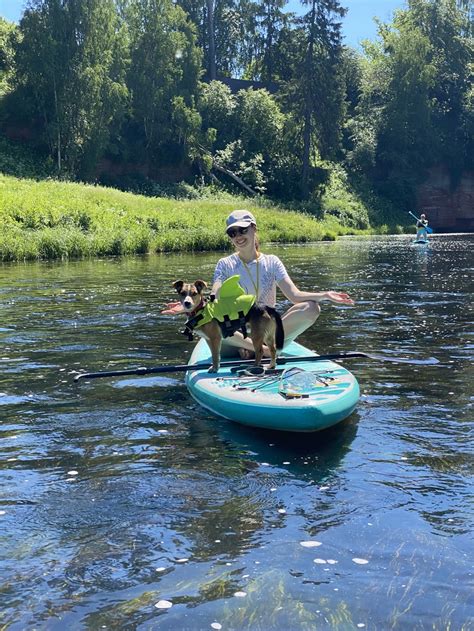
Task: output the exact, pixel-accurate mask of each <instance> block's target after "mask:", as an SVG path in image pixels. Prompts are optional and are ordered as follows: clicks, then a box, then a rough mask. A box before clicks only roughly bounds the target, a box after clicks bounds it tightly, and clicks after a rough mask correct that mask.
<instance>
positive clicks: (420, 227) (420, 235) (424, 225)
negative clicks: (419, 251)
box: [409, 212, 433, 242]
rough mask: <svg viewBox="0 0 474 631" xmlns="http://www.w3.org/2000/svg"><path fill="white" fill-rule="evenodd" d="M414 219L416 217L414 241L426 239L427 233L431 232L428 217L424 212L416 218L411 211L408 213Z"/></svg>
mask: <svg viewBox="0 0 474 631" xmlns="http://www.w3.org/2000/svg"><path fill="white" fill-rule="evenodd" d="M409 214H410V215H411V216H412V217H413V218H414V219H416V241H421V242H423V241H428V234H431V233H432V232H433V230H432V229H431V228H429V227H428V218H427V217H426V215H425V214H424V213H422V214H421V215H420V217H419V218H418V217H417V216H416V215H414V214H413V213H412V212H410V213H409Z"/></svg>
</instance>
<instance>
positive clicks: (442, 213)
mask: <svg viewBox="0 0 474 631" xmlns="http://www.w3.org/2000/svg"><path fill="white" fill-rule="evenodd" d="M417 207H418V212H419V213H422V212H424V213H426V215H427V217H428V220H429V222H430V226H432V227H433V228H434V229H435V230H437V231H440V232H442V231H447V232H470V231H474V172H473V171H467V172H465V173H463V175H462V177H461V179H460V180H459V182H458V184H457V186H456V188H455V189H454V190H452V185H451V177H450V174H449V171H448V169H447V168H446V167H442V166H440V167H434V168H432V169H430V173H429V176H428V179H427V180H426V181H425V182H424V183H423V184H422V185H421V186H420V187H419V189H418V194H417Z"/></svg>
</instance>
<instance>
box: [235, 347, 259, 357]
mask: <svg viewBox="0 0 474 631" xmlns="http://www.w3.org/2000/svg"><path fill="white" fill-rule="evenodd" d="M238 351H239V356H240V359H253V358H254V357H255V353H254V352H253V351H249V350H248V349H247V348H239V349H238Z"/></svg>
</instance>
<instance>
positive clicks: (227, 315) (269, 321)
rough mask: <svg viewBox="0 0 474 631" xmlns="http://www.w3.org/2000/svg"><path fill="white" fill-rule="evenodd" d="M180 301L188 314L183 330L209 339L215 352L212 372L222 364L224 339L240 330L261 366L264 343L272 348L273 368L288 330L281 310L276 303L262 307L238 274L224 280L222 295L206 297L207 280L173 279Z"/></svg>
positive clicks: (188, 333) (190, 334)
mask: <svg viewBox="0 0 474 631" xmlns="http://www.w3.org/2000/svg"><path fill="white" fill-rule="evenodd" d="M173 287H174V288H175V289H176V291H177V293H178V296H179V301H180V303H181V305H182V307H183V309H184V312H185V313H186V315H187V316H188V319H187V321H186V324H185V328H184V330H183V333H184V334H186V335H188V339H190V340H191V339H193V334H194V333H195V334H197V335H199V336H201V337H203V338H205V340H206V341H207V343H208V345H209V348H210V350H211V355H212V367H211V368H210V369H209V372H217V371H218V370H219V366H220V357H221V346H222V340H223V339H224V338H226V337H229V336H231V335H233V334H234V333H235V332H236V331H241V333H242V335H243V336H244V338H245V337H247V336H249V337H250V339H251V340H252V344H253V347H254V350H255V365H256V366H259V365H260V362H261V361H262V357H263V345H264V344H266V345H267V346H268V348H269V350H270V357H271V363H270V368H275V366H276V358H277V351H279V350H281V349H282V348H283V344H284V340H285V334H284V331H283V324H282V321H281V317H280V314H279V313H278V312H277V311H276V309H274V308H273V307H260V306H257V305H256V304H255V296H252V295H249V294H246V293H245V292H244V290H243V289H242V287H241V286H240V285H239V276H238V275H237V276H231V277H230V278H228V279H227V280H226V281H224V282H223V283H222V286H221V288H220V291H219V298H218V299H217V300H215V299H213V297H212V296H211V299H210V300H207V299H206V298H205V296H204V290H205V289H206V287H207V283H206V282H205V281H203V280H196V281H194V283H185V282H184V281H183V280H177V281H175V282H174V283H173Z"/></svg>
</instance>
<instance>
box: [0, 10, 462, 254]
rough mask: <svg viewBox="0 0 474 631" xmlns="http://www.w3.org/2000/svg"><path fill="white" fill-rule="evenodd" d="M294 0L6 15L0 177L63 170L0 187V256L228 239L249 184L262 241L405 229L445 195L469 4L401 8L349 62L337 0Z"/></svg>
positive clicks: (452, 166)
mask: <svg viewBox="0 0 474 631" xmlns="http://www.w3.org/2000/svg"><path fill="white" fill-rule="evenodd" d="M301 2H302V12H301V15H300V16H296V15H295V14H293V13H290V12H286V11H284V7H285V2H284V0H271V1H269V2H267V1H265V2H264V1H263V0H259V1H257V2H252V3H248V2H247V3H242V2H237V0H222V1H220V2H219V3H217V2H216V0H208V1H207V2H206V3H202V4H199V3H198V4H196V3H192V2H190V1H189V0H176V1H175V0H88V2H83V1H82V0H64V1H63V2H59V3H58V2H57V1H56V0H29V2H28V4H27V9H26V10H25V13H24V16H23V18H22V20H21V21H20V24H19V25H18V26H16V25H12V24H9V23H8V22H6V21H5V20H3V19H0V132H4V135H5V136H6V137H7V138H10V140H9V141H8V140H6V138H3V137H2V138H1V139H0V173H4V174H5V175H7V174H8V175H11V176H17V177H29V178H36V179H38V180H44V179H45V178H51V177H54V178H56V179H57V182H56V183H53V182H48V183H44V184H40V183H38V184H35V185H34V184H33V183H31V182H25V183H23V184H22V183H20V182H17V181H15V180H13V179H7V178H5V179H3V180H2V189H3V190H4V191H5V193H4V194H2V201H1V203H0V213H1V214H0V226H2V228H3V230H2V233H1V236H0V242H1V243H2V249H1V252H2V254H1V256H2V257H3V259H4V260H8V259H21V258H36V257H61V256H84V255H88V256H89V255H94V254H120V253H128V252H148V251H153V250H167V249H191V248H195V249H202V248H212V247H222V245H223V237H222V235H221V234H220V233H219V232H218V230H217V229H216V228H215V225H217V219H220V218H221V215H223V214H224V212H226V211H227V210H229V209H230V208H235V207H236V206H241V207H242V206H244V205H245V206H247V207H249V202H248V198H247V199H242V197H240V198H239V197H238V196H239V195H240V196H242V195H244V194H245V195H248V196H249V197H250V198H251V199H252V204H251V205H250V206H252V205H253V207H255V208H257V209H259V213H260V212H261V213H262V220H263V223H262V229H263V230H262V238H263V239H265V240H267V239H275V240H289V241H292V240H302V239H304V240H309V239H320V238H334V237H335V236H336V235H337V234H339V233H341V232H346V233H347V232H351V231H352V232H353V231H358V230H363V231H370V230H373V231H378V232H384V231H388V230H400V229H401V228H400V227H399V226H400V225H403V224H407V223H408V221H409V218H408V215H407V212H406V211H407V210H413V209H414V208H415V207H416V192H417V188H418V187H419V186H420V184H421V183H422V182H423V179H424V178H425V177H426V174H427V173H428V171H429V169H431V168H432V167H435V166H440V165H441V166H444V167H446V168H448V169H449V171H450V174H451V184H452V187H453V188H455V186H456V181H457V178H459V177H460V176H461V174H462V173H463V172H464V171H465V170H467V169H471V168H472V167H473V157H474V146H473V136H474V134H473V130H474V118H473V112H474V108H473V98H474V92H473V88H472V69H473V66H472V58H473V39H472V32H473V24H472V16H471V15H470V13H469V10H468V3H465V2H460V1H459V2H456V0H408V3H407V7H406V8H404V9H403V10H400V11H397V12H396V13H395V16H394V19H393V22H392V23H391V24H382V23H381V24H379V34H378V38H377V40H376V41H375V42H366V43H365V45H364V50H363V52H362V53H359V52H357V51H355V50H351V49H349V48H347V47H344V46H343V43H342V37H341V19H342V18H343V16H344V13H345V9H343V8H342V6H341V2H340V0H301ZM232 77H240V78H242V79H245V80H249V81H250V82H253V85H251V87H249V88H247V89H241V86H237V87H236V85H235V81H234V83H232V81H233V79H231V78H232ZM256 82H259V83H258V85H257V84H256ZM227 84H229V85H231V86H232V89H231V87H229V85H227ZM238 88H240V89H238ZM257 88H259V89H257ZM265 88H268V89H265ZM64 180H70V181H76V182H77V181H81V182H90V183H93V184H97V183H99V184H102V185H106V186H109V187H115V188H120V189H121V190H122V191H130V192H135V193H140V194H143V195H146V196H149V197H150V198H152V199H149V200H148V201H147V200H145V199H143V198H134V197H127V196H126V195H125V196H121V195H120V194H119V193H118V192H116V191H113V190H110V189H109V190H106V189H101V188H98V187H97V188H94V187H87V186H86V187H80V186H79V185H78V186H77V188H74V187H73V186H72V185H70V186H69V187H67V185H66V184H61V181H64ZM66 191H67V192H66ZM229 193H230V194H232V195H233V196H234V197H228V194H229ZM163 198H172V199H173V200H175V199H176V198H179V199H180V200H181V201H179V202H177V201H169V200H168V201H167V200H166V199H163ZM184 198H187V199H188V200H189V201H188V202H185V201H184ZM131 200H133V201H131ZM170 204H171V206H170ZM280 207H283V208H291V209H293V210H296V211H298V212H300V213H303V214H305V215H306V216H305V217H303V218H301V220H298V221H296V222H294V223H295V227H293V226H292V225H291V221H290V219H289V218H290V217H291V215H286V214H278V215H277V210H276V209H278V208H280ZM171 208H172V209H173V210H172V211H171V210H170V209H171ZM267 209H268V210H267ZM171 215H173V218H171ZM272 215H273V216H274V217H277V216H278V224H279V227H278V228H277V227H272V224H271V221H270V219H268V221H267V219H266V218H270V216H272ZM168 216H169V217H170V219H169V221H168V219H166V218H167V217H168ZM176 218H177V219H176ZM201 218H202V226H204V229H203V230H202V233H200V232H199V230H198V226H200V225H201ZM287 218H288V220H286V219H287ZM174 219H176V225H175V224H174V223H173V221H174ZM178 219H179V220H178ZM315 219H316V220H317V221H315ZM280 221H281V222H282V224H281V226H280Z"/></svg>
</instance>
